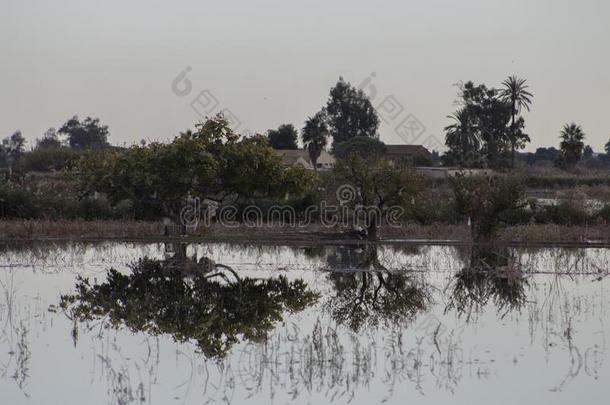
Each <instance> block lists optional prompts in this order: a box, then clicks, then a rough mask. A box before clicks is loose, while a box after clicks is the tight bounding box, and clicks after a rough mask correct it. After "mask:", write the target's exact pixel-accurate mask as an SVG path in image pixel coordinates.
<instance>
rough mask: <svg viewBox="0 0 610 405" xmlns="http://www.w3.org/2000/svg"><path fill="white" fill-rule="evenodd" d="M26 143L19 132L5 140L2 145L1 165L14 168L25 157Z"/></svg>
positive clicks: (0, 150) (0, 151)
mask: <svg viewBox="0 0 610 405" xmlns="http://www.w3.org/2000/svg"><path fill="white" fill-rule="evenodd" d="M25 143H26V141H25V138H24V137H23V135H22V134H21V131H19V130H17V131H15V132H14V133H13V134H12V135H10V136H7V137H6V138H4V139H3V140H2V144H1V145H0V164H3V165H5V166H8V167H9V168H12V167H13V165H14V164H15V163H17V162H18V161H19V159H20V158H21V156H22V155H23V152H24V151H25Z"/></svg>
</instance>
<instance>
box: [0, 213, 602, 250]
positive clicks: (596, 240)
mask: <svg viewBox="0 0 610 405" xmlns="http://www.w3.org/2000/svg"><path fill="white" fill-rule="evenodd" d="M171 228H173V229H172V232H171V235H169V236H165V235H164V230H165V228H164V225H163V224H162V223H160V222H137V221H107V220H101V221H82V220H62V221H47V220H7V221H0V243H4V244H7V243H9V244H10V243H31V242H101V241H122V242H170V241H182V242H193V243H194V242H216V243H222V242H225V243H249V244H260V245H267V244H275V245H320V244H327V245H350V244H366V243H378V244H411V245H475V243H473V242H472V240H471V238H470V230H469V229H468V227H467V226H466V225H453V224H451V225H447V224H432V225H415V224H407V225H404V226H402V227H399V228H396V227H387V226H386V227H381V228H380V232H379V235H380V238H379V240H376V241H368V240H366V239H360V238H358V237H356V235H354V234H352V233H350V232H349V229H347V228H341V227H334V228H328V227H324V226H322V225H319V224H315V225H309V226H307V227H302V228H296V227H281V226H273V225H264V226H262V227H259V228H252V227H246V226H244V225H239V226H237V227H233V228H227V227H223V226H220V225H218V224H213V225H212V226H210V227H208V228H198V229H195V230H190V231H189V232H188V233H187V235H186V236H181V235H179V230H178V227H177V226H172V227H171ZM490 243H493V244H495V245H506V246H515V247H521V246H522V247H544V246H548V247H610V225H592V226H567V225H521V226H510V227H507V228H505V229H503V230H502V231H501V232H500V233H499V234H498V237H497V238H496V240H494V241H493V242H492V241H490Z"/></svg>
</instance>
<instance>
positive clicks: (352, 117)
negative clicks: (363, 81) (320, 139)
mask: <svg viewBox="0 0 610 405" xmlns="http://www.w3.org/2000/svg"><path fill="white" fill-rule="evenodd" d="M325 112H326V115H327V117H328V126H329V128H330V135H331V136H332V138H333V142H334V143H338V142H344V141H347V140H348V139H350V138H354V137H357V136H368V137H372V138H377V137H378V136H379V135H378V133H377V130H378V128H379V117H378V116H377V112H376V111H375V108H374V107H373V105H372V104H371V101H370V100H369V98H368V97H367V96H366V94H365V93H364V91H363V90H358V89H357V88H355V87H354V86H352V85H351V84H350V83H349V82H346V81H345V80H344V79H343V77H340V78H339V81H338V82H337V84H336V85H335V86H334V87H333V88H332V89H331V90H330V96H329V98H328V102H327V103H326V107H325Z"/></svg>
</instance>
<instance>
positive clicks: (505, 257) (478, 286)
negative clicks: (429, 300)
mask: <svg viewBox="0 0 610 405" xmlns="http://www.w3.org/2000/svg"><path fill="white" fill-rule="evenodd" d="M527 285H528V282H527V280H526V279H525V277H524V275H523V271H522V269H521V266H520V265H519V263H517V262H516V261H515V260H514V258H513V257H512V256H511V255H510V254H509V252H508V248H499V249H498V248H495V249H493V248H489V247H481V246H475V247H473V248H472V251H471V255H470V260H469V263H468V264H467V266H466V267H464V268H463V269H462V270H461V271H460V272H458V273H457V274H456V276H455V279H454V282H453V283H452V284H451V285H450V287H449V290H450V293H449V296H450V299H449V303H448V305H447V307H446V311H449V310H453V309H455V310H456V311H457V312H458V314H460V315H465V316H466V318H467V320H470V319H472V317H474V316H476V315H478V314H480V313H481V312H482V311H483V308H484V307H485V306H486V305H487V304H488V303H489V302H492V303H493V304H494V305H495V306H496V307H497V308H498V312H499V313H500V314H501V317H504V316H506V315H507V314H508V313H510V312H511V311H513V310H520V309H521V308H522V307H523V306H524V305H525V303H526V301H527V297H526V292H525V287H526V286H527Z"/></svg>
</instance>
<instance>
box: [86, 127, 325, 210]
mask: <svg viewBox="0 0 610 405" xmlns="http://www.w3.org/2000/svg"><path fill="white" fill-rule="evenodd" d="M78 176H79V179H80V184H81V190H82V191H83V192H84V193H92V192H95V191H97V192H103V193H105V194H106V195H107V196H108V197H109V199H110V200H111V201H113V202H117V201H120V200H123V199H131V200H133V201H134V202H135V204H136V205H137V204H145V203H149V204H150V203H152V204H157V205H159V206H160V207H161V208H162V210H163V212H164V213H165V215H166V216H169V217H172V218H177V216H178V215H179V212H180V210H181V208H182V207H183V205H184V201H185V199H186V198H187V197H189V196H192V197H200V198H202V199H203V198H210V199H215V200H217V201H226V200H227V199H229V198H232V199H234V200H235V199H237V198H256V197H278V198H283V197H285V196H287V195H292V196H294V195H300V194H302V193H303V192H305V191H306V190H308V189H309V188H310V187H311V186H312V185H313V182H314V180H315V179H314V176H313V175H312V174H311V173H309V172H307V171H306V170H305V169H304V168H302V167H300V166H294V167H285V166H283V165H282V163H281V160H280V158H279V157H278V156H277V155H276V154H275V153H274V152H273V149H272V148H271V147H270V145H269V142H268V141H267V139H266V138H265V137H263V136H260V135H258V136H253V137H249V138H246V137H241V136H239V135H237V134H235V133H234V132H233V131H232V130H231V128H230V127H229V123H228V121H227V120H226V119H225V118H223V117H222V116H217V117H214V118H211V119H208V120H207V121H206V122H204V123H201V124H198V125H197V126H196V131H194V132H189V133H183V134H181V135H179V136H177V137H176V138H175V139H174V140H173V141H172V142H171V143H169V144H163V143H156V142H155V143H151V144H148V145H139V146H132V147H131V148H129V149H127V150H125V151H117V152H114V153H112V154H110V155H109V156H106V157H104V158H102V159H98V160H93V159H87V160H83V161H81V162H80V165H79V168H78Z"/></svg>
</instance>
